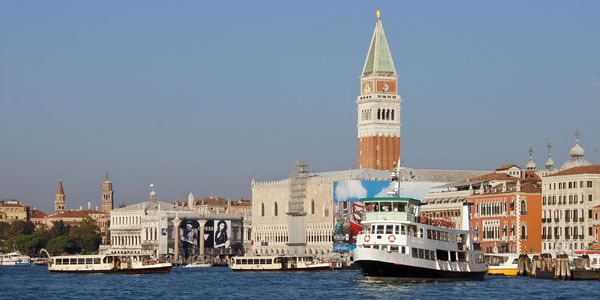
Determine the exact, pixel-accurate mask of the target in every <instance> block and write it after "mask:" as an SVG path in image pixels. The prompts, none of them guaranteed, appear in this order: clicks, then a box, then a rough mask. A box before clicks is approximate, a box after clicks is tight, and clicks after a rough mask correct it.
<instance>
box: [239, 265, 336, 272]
mask: <svg viewBox="0 0 600 300" xmlns="http://www.w3.org/2000/svg"><path fill="white" fill-rule="evenodd" d="M231 270H232V271H234V272H328V271H330V270H331V267H329V266H323V267H314V268H292V269H290V268H288V269H231Z"/></svg>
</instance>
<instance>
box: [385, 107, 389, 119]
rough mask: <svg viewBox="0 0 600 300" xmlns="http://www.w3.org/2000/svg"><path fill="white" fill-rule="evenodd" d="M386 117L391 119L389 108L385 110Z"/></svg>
mask: <svg viewBox="0 0 600 300" xmlns="http://www.w3.org/2000/svg"><path fill="white" fill-rule="evenodd" d="M385 119H386V120H389V119H390V110H389V109H388V110H386V112H385Z"/></svg>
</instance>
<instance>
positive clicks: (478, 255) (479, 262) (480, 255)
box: [476, 254, 485, 264]
mask: <svg viewBox="0 0 600 300" xmlns="http://www.w3.org/2000/svg"><path fill="white" fill-rule="evenodd" d="M476 259H477V263H478V264H482V263H483V262H484V261H485V256H484V255H483V254H477V256H476Z"/></svg>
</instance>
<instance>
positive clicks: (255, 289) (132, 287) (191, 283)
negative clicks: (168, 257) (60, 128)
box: [0, 267, 600, 300]
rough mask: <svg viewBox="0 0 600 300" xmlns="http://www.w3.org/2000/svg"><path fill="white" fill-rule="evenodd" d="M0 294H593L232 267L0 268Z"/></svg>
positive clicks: (532, 282)
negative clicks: (127, 271) (128, 270)
mask: <svg viewBox="0 0 600 300" xmlns="http://www.w3.org/2000/svg"><path fill="white" fill-rule="evenodd" d="M0 291H1V293H0V299H46V298H47V299H82V298H86V299H91V300H96V299H158V298H164V299H191V298H194V299H247V298H253V299H427V300H430V299H477V300H483V299H502V300H509V299H510V300H513V299H569V300H572V299H600V282H598V281H556V280H540V279H537V280H536V279H530V278H522V277H489V278H488V279H486V280H484V281H467V282H440V283H388V282H373V281H366V280H364V277H362V275H361V274H360V273H359V272H357V271H333V272H328V273H235V272H232V271H231V270H229V268H199V269H182V268H174V269H173V272H172V273H171V274H153V275H117V274H97V275H74V274H51V273H49V272H48V270H47V269H46V268H45V267H0Z"/></svg>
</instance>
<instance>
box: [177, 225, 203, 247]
mask: <svg viewBox="0 0 600 300" xmlns="http://www.w3.org/2000/svg"><path fill="white" fill-rule="evenodd" d="M199 227H200V224H199V223H198V221H195V220H182V221H181V224H180V225H179V236H180V240H181V247H183V248H198V241H199V240H198V228H199Z"/></svg>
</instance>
